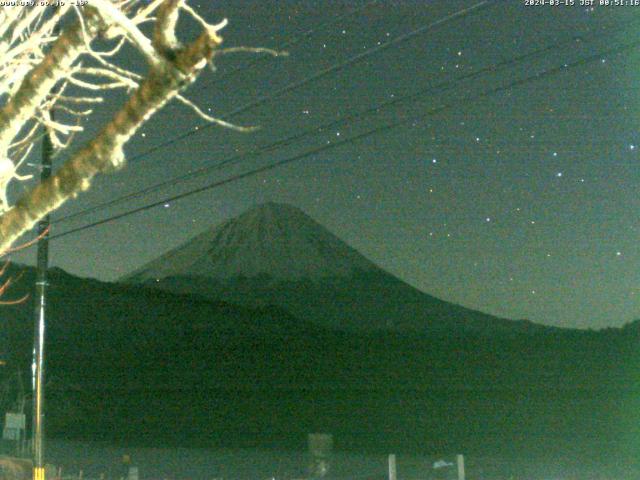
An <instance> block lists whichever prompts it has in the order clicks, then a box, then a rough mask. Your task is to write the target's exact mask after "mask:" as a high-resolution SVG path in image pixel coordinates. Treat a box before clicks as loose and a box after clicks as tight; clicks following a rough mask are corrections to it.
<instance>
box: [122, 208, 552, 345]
mask: <svg viewBox="0 0 640 480" xmlns="http://www.w3.org/2000/svg"><path fill="white" fill-rule="evenodd" d="M122 281H123V282H127V283H137V284H145V285H148V286H153V287H154V288H159V289H164V290H169V291H172V292H177V293H189V294H198V295H202V296H204V297H206V298H209V299H215V300H224V301H227V302H230V303H234V304H238V305H243V306H247V307H251V308H255V307H261V306H266V305H274V306H279V307H281V308H284V309H285V310H287V311H289V312H290V313H291V314H292V315H294V316H295V317H297V318H300V319H303V320H308V321H311V322H313V323H316V324H318V325H320V326H323V327H329V328H334V329H343V330H355V331H361V332H367V331H375V330H382V329H391V330H395V331H404V332H416V333H430V334H433V333H438V332H442V333H447V334H451V333H456V332H459V333H463V332H469V333H471V332H473V333H486V334H492V333H496V332H497V331H501V332H509V331H513V332H523V331H530V330H535V331H537V330H540V329H544V328H548V327H543V326H542V325H536V324H534V323H531V322H528V321H513V320H505V319H500V318H496V317H493V316H491V315H487V314H484V313H481V312H478V311H474V310H471V309H468V308H464V307H462V306H459V305H455V304H451V303H448V302H445V301H443V300H440V299H437V298H435V297H432V296H430V295H428V294H426V293H423V292H421V291H419V290H417V289H415V288H414V287H412V286H410V285H408V284H407V283H405V282H403V281H402V280H400V279H398V278H397V277H395V276H393V275H391V274H390V273H388V272H386V271H384V270H383V269H381V268H380V267H378V266H377V265H375V264H374V263H373V262H371V261H370V260H368V259H367V258H365V257H364V256H363V255H362V254H360V253H359V252H358V251H356V250H355V249H354V248H352V247H350V246H349V245H347V244H346V243H345V242H343V241H342V240H340V239H339V238H338V237H337V236H336V235H334V234H333V233H331V232H330V231H329V230H327V229H326V228H325V227H323V226H322V225H320V224H319V223H317V222H316V221H315V220H313V219H312V218H311V217H309V216H308V215H307V214H306V213H304V212H303V211H301V210H300V209H298V208H296V207H293V206H291V205H288V204H281V203H265V204H262V205H259V206H256V207H254V208H252V209H250V210H248V211H246V212H244V213H243V214H241V215H240V216H238V217H237V218H233V219H230V220H227V221H225V222H224V223H222V224H221V225H218V226H215V227H213V228H211V229H209V230H207V231H205V232H203V233H201V234H200V235H198V236H196V237H194V238H193V239H191V240H189V241H187V242H186V243H184V244H183V245H180V246H178V247H177V248H175V249H173V250H171V251H169V252H167V253H165V254H164V255H162V256H160V257H159V258H157V259H156V260H153V261H151V262H150V263H148V264H146V265H144V266H143V267H142V268H140V269H138V270H136V271H134V272H133V273H131V274H130V275H128V276H127V277H125V278H123V279H122Z"/></svg>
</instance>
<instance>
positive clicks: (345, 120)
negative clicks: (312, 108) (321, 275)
mask: <svg viewBox="0 0 640 480" xmlns="http://www.w3.org/2000/svg"><path fill="white" fill-rule="evenodd" d="M577 40H578V39H577V38H575V37H571V38H569V39H565V40H562V41H560V42H556V43H554V44H552V45H548V46H546V47H543V48H541V49H538V50H535V51H533V52H529V53H525V54H523V55H519V56H517V57H514V58H511V59H508V60H504V61H502V62H498V63H496V64H493V65H489V66H486V67H483V68H481V69H479V70H476V71H475V72H472V73H468V74H465V75H461V76H459V77H457V78H455V79H453V80H448V81H445V82H441V83H439V84H436V85H434V86H430V87H427V88H424V89H420V90H418V91H416V92H413V93H411V94H409V95H405V96H400V97H396V98H395V99H393V100H389V101H386V102H383V103H381V104H377V105H374V106H372V107H369V108H367V109H365V110H362V111H360V112H358V113H354V114H350V115H347V116H346V117H342V118H340V119H338V120H334V121H331V122H329V123H325V124H323V125H318V126H314V127H311V128H309V129H307V130H304V131H302V132H299V133H296V134H294V135H290V136H288V137H285V138H282V139H280V140H277V141H275V142H273V143H270V144H268V145H264V146H261V147H258V148H256V149H254V150H252V151H250V152H247V153H243V154H238V155H233V156H231V157H229V158H227V159H225V160H222V161H221V162H218V163H216V164H215V165H210V166H206V167H202V168H199V169H197V170H195V171H193V172H190V173H188V174H185V175H180V176H178V177H174V178H172V179H169V180H166V181H163V182H160V183H157V184H155V185H151V186H148V187H145V188H143V189H141V190H137V191H135V192H131V193H129V194H126V195H123V196H120V197H118V198H116V199H113V200H109V201H107V202H103V203H101V204H99V205H96V206H93V207H89V208H87V209H84V210H81V211H78V212H75V213H71V214H69V215H66V216H64V217H62V218H60V219H58V220H55V221H54V222H53V223H56V224H57V223H62V222H66V221H69V220H71V219H74V218H77V217H80V216H84V215H87V214H89V213H93V212H96V211H100V210H103V209H105V208H108V207H111V206H113V205H116V204H118V203H122V202H124V201H127V200H130V199H132V198H137V197H140V196H142V195H146V194H148V193H151V192H154V191H157V190H159V189H162V188H164V187H167V186H174V185H176V184H177V183H181V182H184V181H187V180H190V179H192V178H195V177H198V176H201V175H204V174H206V173H209V172H212V171H215V170H218V169H220V168H222V167H223V166H228V165H231V164H235V163H238V162H239V161H241V160H243V159H248V158H253V157H256V156H259V155H261V154H263V153H267V152H271V151H273V150H274V149H276V148H280V147H284V146H288V145H290V144H291V143H293V142H295V141H297V140H300V139H303V138H305V137H308V136H314V135H318V134H319V133H321V132H322V131H323V130H328V129H331V128H335V127H337V126H340V125H344V124H349V123H354V122H356V121H359V120H362V119H363V118H366V117H369V116H372V115H375V114H378V113H379V110H380V109H383V108H388V107H392V106H395V105H397V104H399V103H403V102H406V101H410V100H415V99H418V98H419V97H422V96H424V95H425V94H427V93H431V92H434V91H436V90H442V91H446V90H448V89H450V88H452V86H453V85H454V84H456V83H460V82H463V81H466V80H471V79H474V78H478V77H480V76H482V75H484V74H486V73H494V72H497V71H499V70H501V69H503V68H508V67H510V66H513V65H516V64H517V63H520V62H522V61H524V60H529V59H532V58H536V57H538V56H541V55H544V54H545V53H547V52H549V51H552V50H554V49H556V48H558V47H561V46H563V45H565V44H567V43H572V42H575V41H577Z"/></svg>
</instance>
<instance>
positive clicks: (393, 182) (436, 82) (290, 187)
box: [14, 0, 640, 328]
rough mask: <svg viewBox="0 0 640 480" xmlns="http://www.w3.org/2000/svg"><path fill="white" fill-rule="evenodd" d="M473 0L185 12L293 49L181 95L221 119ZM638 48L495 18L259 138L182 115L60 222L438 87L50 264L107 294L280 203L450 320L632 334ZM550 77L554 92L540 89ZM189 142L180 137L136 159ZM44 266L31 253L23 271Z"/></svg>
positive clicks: (216, 176) (396, 55) (416, 51)
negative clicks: (437, 301)
mask: <svg viewBox="0 0 640 480" xmlns="http://www.w3.org/2000/svg"><path fill="white" fill-rule="evenodd" d="M477 3H480V2H478V1H469V0H464V1H462V0H436V1H432V2H427V1H420V2H418V1H415V2H408V1H403V2H393V1H380V2H377V3H375V2H363V1H359V2H346V1H340V2H338V1H293V0H291V1H276V0H273V1H266V0H256V1H240V0H232V1H227V2H209V1H203V2H201V3H200V5H198V4H197V3H194V2H192V3H191V4H192V5H193V6H194V7H197V8H198V10H199V11H200V12H202V14H203V16H204V17H205V18H207V19H209V20H211V21H212V22H213V21H217V20H219V19H220V18H222V17H227V18H228V19H229V26H228V27H227V28H226V29H225V30H224V32H223V34H224V37H225V46H238V45H248V46H264V47H271V48H279V47H281V46H282V45H285V44H287V43H288V42H293V43H294V44H293V45H291V46H290V47H288V48H286V49H287V50H288V51H289V53H290V55H289V56H288V57H278V58H271V57H269V58H264V59H260V60H259V61H257V62H256V57H255V56H252V55H247V54H237V55H228V56H225V57H222V58H218V59H217V60H216V65H217V67H218V69H217V71H216V72H209V71H207V72H205V73H204V74H203V76H202V77H201V78H200V79H199V80H198V82H197V83H196V84H195V85H193V86H192V87H191V88H190V90H188V91H187V96H188V97H189V98H191V99H193V100H194V101H195V102H196V103H197V104H198V105H200V106H201V107H202V108H203V110H205V111H209V112H210V113H211V114H213V115H218V116H222V115H224V114H226V113H228V112H231V111H233V110H234V109H237V108H239V107H243V106H244V105H247V104H249V103H251V102H252V101H254V100H256V99H258V98H260V97H262V96H265V95H271V94H273V93H274V92H277V91H278V90H279V89H282V88H284V87H285V86H286V85H288V84H291V83H293V82H298V81H300V80H302V79H304V78H306V77H309V76H311V75H314V74H315V73H316V72H319V71H322V70H324V69H327V68H329V67H331V66H333V65H336V64H340V63H342V62H344V61H346V60H348V59H350V58H352V57H354V56H355V55H358V54H361V53H363V52H366V51H367V50H368V49H372V48H374V47H377V46H379V45H382V44H384V43H385V42H388V41H393V39H394V38H397V37H399V36H401V35H403V34H406V33H408V32H411V31H413V30H415V29H418V28H421V27H424V26H426V25H430V24H433V23H436V22H438V21H439V20H441V19H444V18H446V17H448V16H450V15H451V14H453V13H455V12H459V11H461V10H462V9H465V8H469V7H472V6H474V5H476V4H477ZM579 3H580V2H579V0H576V4H579ZM596 3H597V2H596ZM361 7H363V8H361ZM354 9H356V10H357V12H356V13H355V14H353V15H349V13H350V12H352V11H353V10H354ZM336 19H338V21H336ZM185 29H187V30H189V29H190V26H189V25H186V27H185ZM309 30H313V32H309ZM305 32H306V33H305ZM639 32H640V7H632V6H615V7H614V6H610V7H599V6H596V7H595V8H593V9H592V8H588V7H584V6H578V5H576V6H573V7H567V6H558V7H552V6H527V5H525V1H524V0H508V1H501V2H493V3H492V4H491V5H490V6H489V7H482V8H478V9H477V10H473V11H472V12H470V13H469V14H468V15H464V16H462V15H461V16H460V17H459V18H456V19H453V20H449V21H444V22H442V23H441V24H440V25H438V26H437V27H434V28H432V29H429V30H428V31H425V32H424V33H422V34H420V35H416V36H414V37H412V38H411V39H409V40H407V41H405V42H400V43H397V44H395V45H392V46H390V47H389V48H384V49H380V50H378V51H375V52H374V53H372V54H371V55H368V56H365V57H363V58H362V59H361V60H360V61H357V62H353V63H352V64H350V65H346V66H344V68H340V69H338V70H336V71H334V72H333V73H331V74H328V75H326V76H324V77H322V78H320V79H318V80H316V81H313V82H308V83H306V84H305V85H303V86H301V87H300V88H298V89H294V90H291V91H289V92H287V93H284V94H281V95H279V96H278V97H277V98H276V99H274V100H272V101H265V102H262V103H261V104H260V105H259V106H257V107H255V108H250V109H245V111H243V112H242V113H241V114H240V115H237V116H234V117H233V118H232V119H231V120H232V121H234V122H235V123H238V124H242V125H259V126H260V127H261V129H260V130H259V131H258V132H255V133H238V132H234V131H229V130H223V129H221V128H219V127H213V128H202V125H203V121H202V120H201V119H199V118H197V117H196V116H195V115H194V114H193V113H192V112H191V111H189V110H188V109H187V108H185V107H183V106H181V105H179V104H171V105H169V106H168V107H166V108H165V109H164V111H162V112H161V113H159V114H158V115H156V116H155V117H154V118H153V119H152V121H150V122H149V123H148V124H147V125H146V126H145V127H144V128H143V129H142V130H141V131H140V133H139V135H138V136H137V138H136V139H135V140H134V141H132V142H131V143H130V144H129V145H128V148H127V154H128V156H129V157H132V158H133V160H132V161H131V163H130V164H129V165H127V167H126V169H125V170H123V171H120V172H118V173H116V174H115V175H110V176H104V177H101V178H100V179H99V180H97V181H95V182H94V185H93V187H92V189H91V191H90V192H88V193H86V194H84V195H82V196H81V197H80V198H78V199H77V200H76V201H73V202H70V203H68V204H67V205H66V206H65V207H64V208H62V209H61V210H59V211H58V212H56V213H55V214H54V215H53V218H54V219H59V218H62V217H64V216H66V215H68V214H70V213H73V212H77V211H81V210H83V209H86V208H89V207H92V206H94V205H99V204H101V203H104V202H106V201H109V200H110V199H113V198H115V197H118V196H121V195H123V194H126V193H130V192H134V191H136V190H139V189H141V188H144V187H146V186H149V185H153V184H156V183H158V182H162V181H165V180H167V179H170V178H172V177H177V176H180V175H183V174H185V173H188V172H190V171H193V170H195V169H198V168H201V167H203V166H212V165H215V164H217V163H219V162H221V161H223V160H225V159H228V158H229V157H231V156H233V155H234V154H235V153H237V152H243V151H248V150H251V149H253V148H255V147H256V145H266V144H269V143H272V142H275V141H277V140H279V139H281V138H285V137H288V136H290V135H292V134H295V133H296V132H299V131H302V130H305V129H308V128H311V127H314V126H320V125H323V124H326V123H329V122H331V121H333V120H336V119H339V118H343V117H346V116H348V115H351V114H353V113H357V112H360V111H364V110H366V109H370V108H371V107H373V106H376V105H380V104H383V103H385V102H389V101H391V100H394V99H397V98H398V97H403V96H406V95H409V94H412V93H413V92H416V91H418V90H422V91H424V90H425V89H428V88H429V87H435V86H441V87H443V86H444V88H432V89H431V91H430V92H429V91H427V92H426V93H423V94H422V95H420V96H419V97H417V98H416V99H415V100H414V101H410V102H405V103H399V104H397V105H395V106H392V107H389V108H380V109H379V111H378V112H377V113H375V114H373V115H369V116H366V117H365V118H361V119H359V120H358V121H355V122H353V121H352V122H351V123H349V124H347V125H340V126H336V127H334V128H331V129H326V130H323V131H321V132H317V133H316V134H315V135H311V136H308V137H306V138H305V139H303V140H301V141H299V142H295V143H291V144H288V145H286V146H284V147H283V148H279V149H276V150H274V151H271V152H268V153H266V154H263V155H261V156H259V157H255V158H249V159H244V160H243V161H240V162H238V163H236V164H234V165H226V166H224V167H222V168H219V169H217V170H213V171H211V172H209V173H208V174H206V175H202V176H199V177H196V178H194V179H192V180H190V181H188V182H183V183H177V184H174V185H173V186H171V187H170V188H164V189H162V190H161V191H158V192H154V193H151V194H148V195H145V196H143V197H140V198H134V199H129V200H127V201H125V202H122V203H120V204H118V205H113V206H111V207H109V208H105V209H102V210H97V211H93V212H91V213H89V214H88V215H86V216H83V217H78V218H75V219H73V220H70V221H67V222H62V223H59V224H55V225H54V227H53V234H54V235H55V234H59V233H61V232H64V231H67V230H69V229H72V228H76V227H80V226H82V225H85V224H87V223H91V222H95V221H97V220H100V219H102V218H106V217H109V216H111V215H115V214H118V213H120V212H124V211H127V210H130V209H132V208H135V207H137V206H141V205H144V204H146V203H150V202H153V201H157V200H160V199H163V198H164V197H169V196H171V195H175V194H177V193H180V192H183V191H187V190H190V189H193V188H197V187H198V186H202V185H205V184H208V183H211V182H214V181H216V180H220V179H223V178H227V177H230V176H232V175H235V174H238V173H241V172H244V171H248V170H251V169H252V168H255V167H257V166H260V165H266V164H269V163H271V162H274V161H277V160H281V159H284V158H287V157H291V156H295V155H297V154H300V153H302V152H305V151H307V150H312V149H314V148H316V147H319V146H322V145H327V144H331V143H336V142H340V141H343V140H344V139H348V138H350V137H352V136H354V135H357V134H359V133H361V132H365V131H367V130H370V129H372V128H375V127H378V126H381V125H384V124H387V123H391V122H397V121H399V120H406V123H404V124H403V125H401V126H399V127H397V128H394V129H390V130H388V131H386V132H382V133H379V134H376V135H371V136H368V137H366V138H363V139H362V140H360V141H355V142H347V143H345V144H344V145H341V146H338V147H336V148H332V149H328V150H326V151H323V152H321V153H318V154H315V155H310V156H308V157H306V158H304V159H302V160H300V161H298V162H294V163H291V164H288V165H285V166H282V167H280V168H277V169H274V170H271V171H267V172H265V173H261V174H258V175H255V176H252V177H249V178H246V179H243V180H240V181H237V182H232V183H229V184H227V185H225V186H223V187H221V188H215V189H211V190H208V191H206V192H204V193H200V194H197V195H194V196H191V197H188V198H185V199H184V200H181V201H176V202H169V203H167V204H164V205H161V206H160V207H158V208H154V209H150V210H147V211H145V212H142V213H138V214H135V215H131V216H128V217H125V218H122V219H119V220H117V221H114V222H110V223H106V224H104V225H102V226H99V227H96V228H90V229H86V230H83V231H81V232H78V233H74V234H72V235H68V236H64V237H61V238H59V239H56V240H54V241H52V242H51V262H52V264H53V265H55V266H59V267H61V268H64V269H65V270H67V271H69V272H71V273H73V274H77V275H80V276H87V277H95V278H99V279H103V280H114V279H117V278H118V277H120V276H122V275H124V274H125V273H127V272H129V271H131V270H133V269H134V268H136V267H138V266H140V265H142V264H143V263H145V262H147V261H149V260H151V259H153V258H155V257H157V256H159V255H160V254H161V253H163V252H164V251H166V250H168V249H170V248H173V247H175V246H177V245H178V244H180V243H182V242H184V241H186V240H187V239H189V238H191V237H192V236H194V235H195V234H197V233H199V232H201V231H203V230H205V229H207V228H209V227H210V226H212V225H214V224H217V223H219V222H221V221H222V220H225V219H227V218H230V217H232V216H235V215H237V214H239V213H241V212H242V211H244V210H245V209H247V208H250V207H251V206H253V205H255V204H256V203H260V202H264V201H278V202H288V203H291V204H293V205H296V206H298V207H300V208H302V209H303V210H304V211H306V212H307V213H308V214H310V215H311V216H312V217H314V218H315V219H316V220H317V221H319V222H320V223H322V224H324V225H325V226H326V227H328V228H329V229H330V230H332V231H333V232H334V233H336V234H337V235H338V236H340V237H341V238H342V239H344V240H346V241H347V242H348V243H349V244H351V245H352V246H353V247H355V248H357V249H358V250H359V251H361V252H362V253H363V254H364V255H365V256H367V257H369V258H370V259H371V260H372V261H374V262H376V263H377V264H378V265H380V266H381V267H383V268H385V269H387V270H388V271H390V272H391V273H393V274H395V275H397V276H398V277H400V278H401V279H403V280H405V281H407V282H408V283H410V284H411V285H413V286H415V287H417V288H419V289H420V290H423V291H425V292H427V293H430V294H432V295H435V296H437V297H440V298H442V299H445V300H448V301H451V302H455V303H459V304H461V305H464V306H467V307H471V308H474V309H478V310H482V311H485V312H488V313H491V314H495V315H499V316H503V317H508V318H514V319H516V318H518V319H520V318H526V319H530V320H533V321H536V322H541V323H545V324H551V325H558V326H567V327H580V328H601V327H605V326H619V325H622V324H623V323H625V322H628V321H631V320H634V319H636V318H640V269H639V268H638V266H639V265H640V243H639V242H638V237H639V234H640V218H639V216H638V213H639V212H640V196H639V195H638V185H640V163H639V162H640V130H639V122H638V118H640V117H639V114H640V43H638V45H636V46H635V48H629V49H626V50H624V51H619V52H612V51H611V50H612V49H615V48H617V47H621V46H623V45H627V44H633V42H640V38H639V37H638V34H639ZM541 50H544V51H543V52H540V51H541ZM537 51H538V52H539V54H537V55H531V56H529V57H526V58H524V59H522V60H520V61H518V60H514V59H517V58H518V57H522V56H523V55H525V54H528V53H533V52H537ZM125 54H126V55H127V56H129V55H130V52H125ZM586 58H589V60H588V61H587V60H581V59H586ZM511 60H514V61H513V62H512V63H511V64H506V65H505V63H506V62H509V61H511ZM122 61H124V62H125V63H128V64H130V63H131V62H132V60H131V59H129V58H123V59H122ZM574 62H575V63H576V64H575V65H574ZM565 64H566V67H564V65H565ZM496 65H501V66H499V67H496ZM557 68H559V69H560V71H559V72H558V73H557V74H554V75H546V74H542V72H545V71H547V70H550V69H557ZM482 69H486V71H485V73H483V74H478V75H477V76H470V75H471V74H473V73H474V72H478V71H480V70H482ZM536 74H542V75H540V76H539V78H538V79H537V80H535V81H534V80H528V81H523V82H521V83H520V84H518V85H516V86H514V87H513V88H505V89H503V90H501V91H499V92H496V93H494V94H491V95H483V92H488V91H490V90H492V89H496V88H499V87H501V86H508V85H510V84H511V83H513V82H517V81H518V80H520V79H525V78H529V77H535V75H536ZM465 76H468V77H469V76H470V77H469V78H465ZM461 78H462V80H460V79H461ZM456 79H458V80H456ZM475 97H479V98H477V99H476V100H472V99H473V98H475ZM123 98H124V97H123V96H121V95H112V96H110V98H109V100H110V101H109V104H108V105H106V106H105V107H104V108H102V109H101V110H100V111H99V112H98V113H97V114H96V115H95V116H94V117H92V118H91V119H90V120H89V122H88V123H87V131H86V134H85V135H84V136H83V137H81V138H80V139H82V138H85V139H86V138H89V135H90V134H91V133H92V132H95V130H96V128H97V127H98V126H99V125H100V124H101V123H103V122H104V120H105V119H107V118H108V117H109V116H110V115H111V114H112V112H113V111H114V110H115V109H116V108H117V107H118V106H119V105H120V104H121V103H122V100H123ZM443 105H446V107H445V108H442V109H439V107H441V106H443ZM438 109H439V111H436V112H434V110H438ZM196 128H198V131H195V129H196ZM190 131H191V132H194V134H193V135H190V136H189V137H187V138H185V139H183V140H182V141H176V142H173V143H172V144H170V145H167V146H164V147H162V148H161V149H159V150H158V151H155V152H153V153H151V154H149V155H146V156H141V157H137V156H138V155H140V154H142V153H144V152H145V151H146V150H147V149H149V148H151V147H153V146H156V145H158V144H160V143H162V142H166V141H167V140H170V139H171V138H173V137H176V136H179V135H182V134H184V133H185V132H190ZM328 142H329V143H328ZM76 145H79V143H78V144H76ZM65 155H66V154H63V155H61V156H60V158H58V159H57V160H56V161H57V162H58V164H59V163H61V162H62V161H63V160H64V158H65ZM136 157H137V158H136ZM17 191H18V189H16V191H15V192H14V193H17ZM34 258H35V249H30V250H28V251H26V252H24V253H22V254H20V255H17V256H16V257H15V258H14V259H15V260H16V261H20V262H28V263H33V261H34Z"/></svg>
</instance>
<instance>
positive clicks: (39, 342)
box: [32, 110, 54, 480]
mask: <svg viewBox="0 0 640 480" xmlns="http://www.w3.org/2000/svg"><path fill="white" fill-rule="evenodd" d="M50 114H51V119H52V120H53V117H54V115H53V110H51V111H50ZM52 154H53V143H52V142H51V137H50V136H49V134H48V133H47V134H45V136H44V138H43V140H42V163H41V171H40V182H44V181H45V180H46V179H48V178H49V177H50V176H51V156H52ZM49 225H50V218H49V215H46V216H45V217H44V218H42V220H40V221H39V222H38V236H39V237H40V238H39V240H38V260H37V270H36V288H35V306H36V308H35V322H34V336H33V364H32V371H33V420H32V428H33V480H45V478H44V340H45V315H46V307H47V287H48V286H49V283H48V281H47V269H48V268H49V232H48V229H49Z"/></svg>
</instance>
